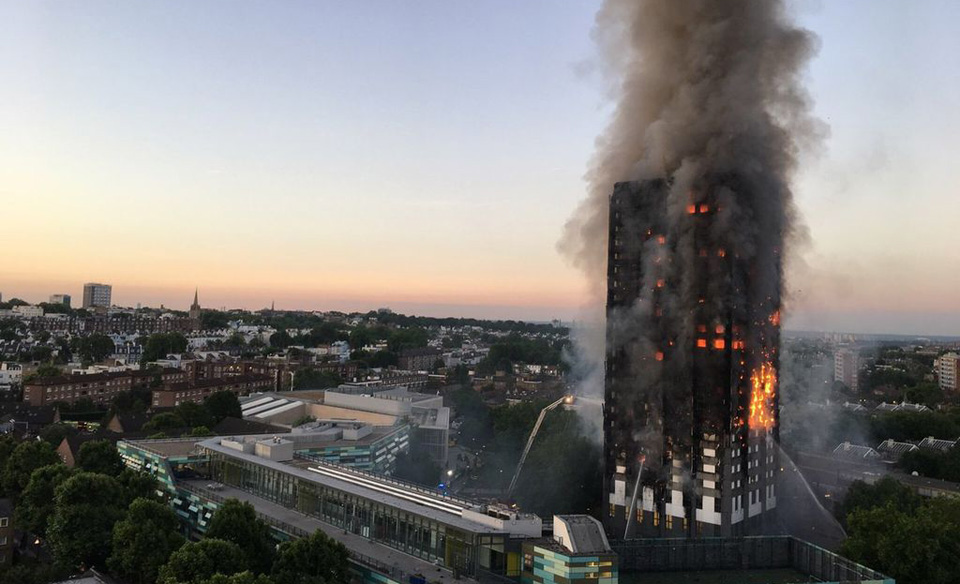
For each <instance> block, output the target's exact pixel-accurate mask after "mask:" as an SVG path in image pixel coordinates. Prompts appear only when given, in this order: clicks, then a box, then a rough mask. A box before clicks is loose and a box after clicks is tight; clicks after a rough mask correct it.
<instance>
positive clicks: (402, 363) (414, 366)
mask: <svg viewBox="0 0 960 584" xmlns="http://www.w3.org/2000/svg"><path fill="white" fill-rule="evenodd" d="M442 355H443V354H442V353H441V352H440V350H439V349H434V348H433V347H422V348H419V349H405V350H403V351H401V352H400V359H399V363H398V366H399V367H400V369H406V370H407V371H428V370H430V369H433V365H434V363H436V362H437V359H440V357H441V356H442Z"/></svg>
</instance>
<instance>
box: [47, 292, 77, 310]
mask: <svg viewBox="0 0 960 584" xmlns="http://www.w3.org/2000/svg"><path fill="white" fill-rule="evenodd" d="M72 300H73V299H72V298H70V295H69V294H51V295H50V304H63V305H64V306H67V307H69V306H70V302H71V301H72Z"/></svg>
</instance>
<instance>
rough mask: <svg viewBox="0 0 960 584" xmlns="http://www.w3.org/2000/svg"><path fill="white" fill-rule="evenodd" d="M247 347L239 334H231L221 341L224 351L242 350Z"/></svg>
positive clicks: (245, 341)
mask: <svg viewBox="0 0 960 584" xmlns="http://www.w3.org/2000/svg"><path fill="white" fill-rule="evenodd" d="M246 346H247V340H246V339H245V338H244V337H243V335H241V334H240V333H233V334H232V335H230V336H229V337H227V338H226V339H225V340H224V341H223V347H224V348H226V349H242V348H244V347H246Z"/></svg>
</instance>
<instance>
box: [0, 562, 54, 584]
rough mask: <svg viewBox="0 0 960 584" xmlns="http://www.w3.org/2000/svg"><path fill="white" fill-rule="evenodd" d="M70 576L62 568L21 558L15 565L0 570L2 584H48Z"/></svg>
mask: <svg viewBox="0 0 960 584" xmlns="http://www.w3.org/2000/svg"><path fill="white" fill-rule="evenodd" d="M69 576H70V570H66V569H64V568H63V566H57V565H54V564H45V563H42V562H40V561H38V560H36V559H34V558H25V557H21V558H20V559H19V560H18V561H17V563H16V564H14V565H11V566H7V567H6V568H5V569H0V581H2V582H3V584H49V583H50V582H60V581H61V580H65V579H66V578H67V577H69Z"/></svg>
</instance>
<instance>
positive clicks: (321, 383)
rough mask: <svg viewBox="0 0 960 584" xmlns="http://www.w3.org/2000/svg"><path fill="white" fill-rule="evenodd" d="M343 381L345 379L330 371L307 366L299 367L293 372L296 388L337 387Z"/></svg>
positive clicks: (294, 386)
mask: <svg viewBox="0 0 960 584" xmlns="http://www.w3.org/2000/svg"><path fill="white" fill-rule="evenodd" d="M341 383H343V379H342V378H341V377H340V376H339V375H337V374H336V373H333V372H330V371H318V370H316V369H310V368H306V367H305V368H303V369H297V371H296V373H294V374H293V388H294V389H327V388H330V387H337V386H338V385H340V384H341Z"/></svg>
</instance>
